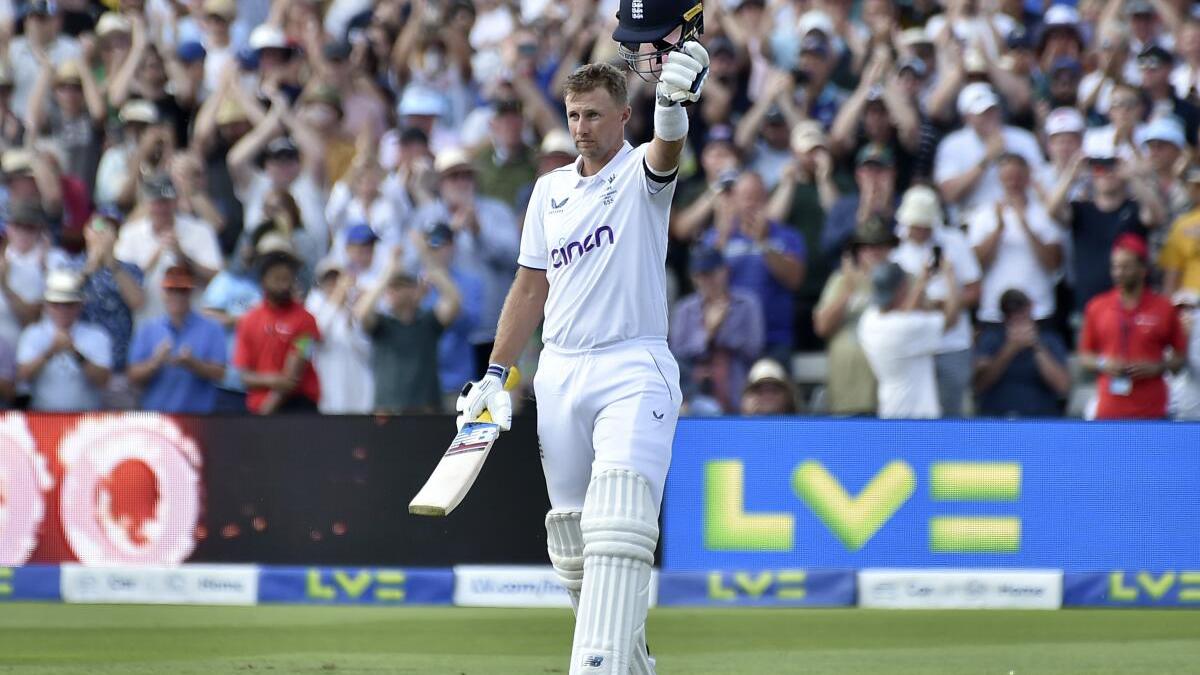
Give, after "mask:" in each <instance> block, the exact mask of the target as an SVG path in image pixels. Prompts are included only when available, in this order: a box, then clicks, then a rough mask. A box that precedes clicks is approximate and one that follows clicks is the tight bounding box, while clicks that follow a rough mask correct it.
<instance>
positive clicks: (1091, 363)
mask: <svg viewBox="0 0 1200 675" xmlns="http://www.w3.org/2000/svg"><path fill="white" fill-rule="evenodd" d="M1147 257H1148V256H1147V248H1146V241H1145V240H1144V239H1142V238H1141V237H1139V236H1137V235H1135V234H1123V235H1121V236H1120V237H1118V238H1117V241H1116V243H1115V244H1114V245H1113V249H1112V257H1111V259H1110V268H1109V272H1110V273H1111V274H1112V278H1113V289H1112V290H1110V291H1108V292H1105V293H1101V294H1100V295H1097V296H1096V297H1094V298H1092V300H1091V301H1090V302H1088V304H1087V307H1086V309H1085V310H1084V318H1083V335H1082V337H1081V338H1080V344H1079V360H1080V364H1081V365H1082V366H1083V368H1084V370H1085V371H1089V372H1095V373H1099V375H1100V377H1099V380H1098V381H1097V389H1098V393H1099V400H1098V404H1097V407H1096V419H1163V418H1165V417H1166V416H1167V383H1166V381H1165V380H1164V379H1163V375H1164V374H1165V373H1166V372H1167V371H1172V372H1175V371H1178V370H1179V369H1180V368H1182V367H1183V364H1184V360H1185V358H1186V357H1187V337H1186V336H1185V334H1184V331H1183V325H1182V323H1181V322H1180V320H1179V315H1178V313H1177V312H1176V311H1175V308H1174V307H1173V306H1172V305H1171V301H1170V300H1168V299H1167V298H1166V297H1164V296H1162V295H1159V294H1157V293H1154V292H1152V291H1150V290H1149V289H1147V288H1146V270H1147Z"/></svg>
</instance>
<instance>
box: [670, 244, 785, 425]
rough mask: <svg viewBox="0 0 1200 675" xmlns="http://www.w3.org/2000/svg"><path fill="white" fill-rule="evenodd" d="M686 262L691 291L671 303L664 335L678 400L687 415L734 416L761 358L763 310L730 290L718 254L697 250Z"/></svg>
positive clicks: (702, 248) (707, 249) (749, 298)
mask: <svg viewBox="0 0 1200 675" xmlns="http://www.w3.org/2000/svg"><path fill="white" fill-rule="evenodd" d="M689 258H690V262H689V266H690V272H691V279H692V286H693V287H694V288H695V289H696V290H695V292H693V293H691V294H690V295H686V296H684V297H682V298H680V299H679V300H678V301H677V302H676V303H675V307H674V309H673V310H672V312H671V323H670V333H669V334H668V343H669V346H670V348H671V353H672V354H674V355H675V357H676V358H677V359H678V360H679V366H680V378H679V382H680V387H681V388H682V390H683V398H684V401H685V403H686V404H687V406H688V411H689V414H692V415H698V414H712V415H721V414H726V415H729V414H735V413H736V412H737V411H738V410H739V408H740V405H741V395H742V391H743V389H745V383H746V373H747V372H748V371H749V370H750V365H751V364H752V363H754V361H755V360H757V359H758V358H759V357H761V356H762V350H763V345H764V342H765V338H766V323H765V319H764V317H763V307H762V305H761V304H760V303H759V301H758V298H756V297H754V296H753V295H751V294H750V293H747V292H745V291H741V290H737V289H734V288H731V287H730V285H729V268H728V267H727V266H726V264H725V256H723V255H722V254H721V252H720V251H719V250H717V249H714V248H711V247H707V246H704V245H703V244H701V245H699V246H697V247H696V248H695V249H694V250H693V251H692V253H691V255H690V256H689Z"/></svg>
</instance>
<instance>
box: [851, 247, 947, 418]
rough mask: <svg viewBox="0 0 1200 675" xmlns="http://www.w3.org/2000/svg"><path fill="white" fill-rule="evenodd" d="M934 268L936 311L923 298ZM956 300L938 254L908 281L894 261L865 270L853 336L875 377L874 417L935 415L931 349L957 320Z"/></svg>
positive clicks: (939, 411)
mask: <svg viewBox="0 0 1200 675" xmlns="http://www.w3.org/2000/svg"><path fill="white" fill-rule="evenodd" d="M935 271H936V272H938V273H940V275H941V276H942V278H943V279H944V280H945V286H946V296H945V300H944V301H943V302H942V308H941V311H933V310H931V309H928V304H927V303H926V299H925V291H926V289H927V288H928V286H929V280H930V278H931V276H932V275H933V273H934V272H935ZM961 301H962V297H961V296H960V295H959V292H958V281H957V280H956V279H955V278H954V265H953V264H952V263H951V262H950V259H949V258H948V257H943V258H942V261H941V266H940V267H939V268H938V269H937V270H933V269H931V268H929V267H925V268H924V269H923V270H922V271H921V273H920V274H919V275H918V276H917V277H916V279H915V280H912V281H910V280H909V277H908V273H906V272H905V271H904V268H902V267H900V265H898V264H896V263H894V262H890V263H885V264H883V265H880V266H878V267H876V268H875V271H874V272H872V273H871V303H872V306H871V307H870V308H869V309H867V311H866V312H864V313H863V316H862V319H861V320H859V323H858V340H859V342H860V343H861V344H862V347H863V352H864V353H865V354H866V355H867V361H868V362H870V364H871V370H873V371H875V378H876V379H877V380H878V381H879V416H880V417H883V418H891V419H936V418H938V417H941V415H942V406H941V405H940V404H939V403H938V390H937V380H936V377H935V375H934V362H933V360H934V354H936V353H937V351H938V349H939V348H940V346H941V344H942V338H943V336H944V335H945V334H946V333H947V332H948V331H950V330H951V329H952V328H954V326H955V325H957V324H958V322H960V321H961V320H962V302H961Z"/></svg>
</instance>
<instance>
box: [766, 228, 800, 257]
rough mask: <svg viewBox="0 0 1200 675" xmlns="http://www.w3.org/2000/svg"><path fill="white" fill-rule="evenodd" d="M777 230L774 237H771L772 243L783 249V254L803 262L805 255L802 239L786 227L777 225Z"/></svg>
mask: <svg viewBox="0 0 1200 675" xmlns="http://www.w3.org/2000/svg"><path fill="white" fill-rule="evenodd" d="M778 228H779V229H778V231H777V232H776V233H775V236H773V237H771V239H772V243H773V244H775V245H777V246H779V247H780V248H781V249H783V252H784V253H786V254H788V255H790V256H792V257H795V258H799V259H800V260H801V261H804V260H805V257H806V254H807V251H806V250H805V246H804V238H803V237H801V236H800V233H799V232H796V231H795V230H793V229H791V228H789V227H787V226H786V225H778Z"/></svg>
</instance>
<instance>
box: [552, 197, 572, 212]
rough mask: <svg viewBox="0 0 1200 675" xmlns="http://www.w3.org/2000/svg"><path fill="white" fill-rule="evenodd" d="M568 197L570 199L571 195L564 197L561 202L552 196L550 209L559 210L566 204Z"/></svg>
mask: <svg viewBox="0 0 1200 675" xmlns="http://www.w3.org/2000/svg"><path fill="white" fill-rule="evenodd" d="M568 199H570V197H563V200H562V201H561V202H556V201H554V197H551V198H550V210H551V211H557V210H559V209H561V208H562V207H564V206H566V205H567V200H568Z"/></svg>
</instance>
